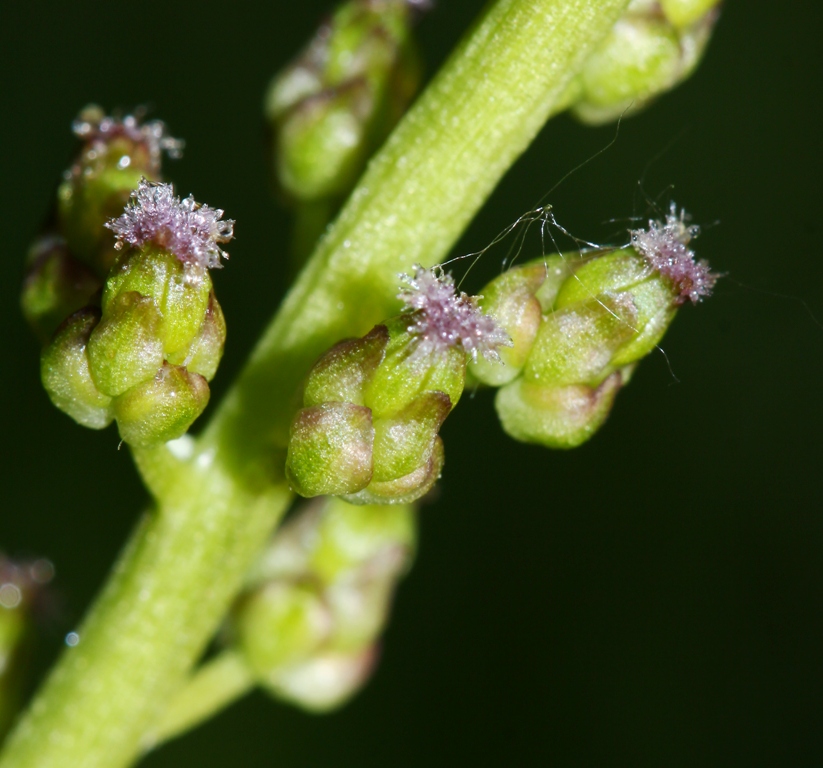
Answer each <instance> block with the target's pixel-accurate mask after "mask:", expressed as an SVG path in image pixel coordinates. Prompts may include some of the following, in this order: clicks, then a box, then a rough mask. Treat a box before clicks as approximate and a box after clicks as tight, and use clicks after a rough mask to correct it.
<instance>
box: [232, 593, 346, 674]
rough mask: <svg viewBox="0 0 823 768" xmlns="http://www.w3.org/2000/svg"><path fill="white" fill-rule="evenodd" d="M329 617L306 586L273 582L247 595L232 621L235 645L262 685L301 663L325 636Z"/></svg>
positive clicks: (324, 608) (321, 603)
mask: <svg viewBox="0 0 823 768" xmlns="http://www.w3.org/2000/svg"><path fill="white" fill-rule="evenodd" d="M330 627H331V617H330V615H329V611H328V609H327V607H326V606H325V605H324V604H323V601H322V600H321V598H320V597H319V595H318V594H317V591H316V590H315V589H313V588H312V587H309V586H303V585H300V584H293V583H288V582H275V583H272V584H269V585H267V586H264V587H263V588H261V589H259V590H257V591H256V592H254V593H252V594H250V595H248V596H246V597H245V598H244V599H243V600H242V602H241V604H240V605H239V606H238V609H237V614H236V617H235V622H234V629H235V631H236V633H237V642H238V645H239V647H240V648H241V650H242V651H243V653H244V655H245V657H246V660H247V661H248V663H249V665H250V666H251V668H252V670H253V671H254V672H255V674H256V675H257V676H258V678H259V679H260V681H261V682H262V683H264V684H272V683H275V682H276V681H277V678H278V675H279V673H280V671H281V670H282V669H283V668H286V667H289V666H291V665H293V664H296V663H299V662H302V661H304V660H305V659H307V658H310V657H311V656H312V654H313V653H314V652H315V651H316V650H317V649H318V648H319V647H320V645H321V644H322V643H323V641H324V640H325V639H326V638H327V637H328V634H329V630H330Z"/></svg>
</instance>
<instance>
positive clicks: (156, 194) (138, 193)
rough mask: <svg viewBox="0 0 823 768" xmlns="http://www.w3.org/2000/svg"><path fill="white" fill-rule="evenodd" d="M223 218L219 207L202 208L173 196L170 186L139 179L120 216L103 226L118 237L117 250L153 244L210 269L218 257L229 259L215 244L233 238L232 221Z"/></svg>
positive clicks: (192, 201)
mask: <svg viewBox="0 0 823 768" xmlns="http://www.w3.org/2000/svg"><path fill="white" fill-rule="evenodd" d="M222 216H223V211H221V210H220V209H219V208H211V207H209V206H208V205H201V204H200V203H197V202H195V200H194V198H193V197H192V196H191V195H189V196H188V197H187V198H186V199H185V200H181V199H180V198H179V197H175V195H174V187H173V186H172V185H171V184H162V183H160V182H156V181H146V179H141V180H140V186H138V187H137V189H135V190H134V191H133V192H132V193H131V199H130V200H129V202H128V204H127V205H126V208H125V210H124V211H123V213H122V215H121V216H119V217H118V218H116V219H112V220H111V221H109V222H108V223H107V224H106V227H108V228H109V229H110V230H111V231H112V232H114V234H115V235H117V242H116V244H115V247H116V248H122V247H123V244H124V243H128V244H129V245H133V246H137V247H139V246H141V245H145V244H146V243H154V244H155V245H157V246H159V247H160V248H165V249H166V250H168V251H170V252H171V253H173V254H174V255H175V256H177V258H178V259H180V261H183V262H186V263H187V264H196V265H198V266H200V267H208V268H209V269H211V268H213V267H220V266H222V265H221V264H220V257H221V256H222V257H223V258H224V259H227V258H228V257H229V255H228V254H227V253H226V252H225V251H223V250H222V249H221V248H220V247H219V246H218V243H227V242H228V241H229V240H231V239H232V237H234V221H233V220H232V219H226V220H225V221H223V220H222Z"/></svg>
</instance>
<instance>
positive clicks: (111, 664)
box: [0, 0, 627, 768]
mask: <svg viewBox="0 0 823 768" xmlns="http://www.w3.org/2000/svg"><path fill="white" fill-rule="evenodd" d="M626 4H627V0H497V2H495V3H493V4H492V5H490V6H489V7H488V8H487V9H486V11H484V13H483V15H482V17H481V19H480V20H479V22H478V23H477V24H476V25H475V26H474V28H473V29H472V31H471V33H470V34H469V35H468V36H467V37H466V39H465V40H464V41H463V42H462V43H461V45H460V46H459V47H458V49H457V51H456V52H455V53H454V55H453V56H452V57H451V59H450V60H449V61H448V63H447V64H446V66H445V67H444V69H443V71H442V72H441V73H440V74H439V75H438V77H437V78H436V79H435V81H434V82H433V83H432V85H431V86H430V88H429V89H428V90H427V91H426V93H425V94H424V95H423V97H422V98H421V99H420V100H419V101H418V103H417V104H416V105H415V107H414V108H413V109H412V110H411V111H410V112H409V114H408V115H407V116H406V118H405V119H404V120H403V122H402V123H401V124H400V126H398V129H397V130H396V132H395V133H394V134H393V136H392V138H391V139H390V140H389V141H388V142H387V144H386V146H385V147H384V148H383V150H381V152H380V153H379V155H378V156H377V157H376V158H375V159H374V161H373V162H372V163H371V166H370V168H369V170H368V171H367V172H366V174H365V176H364V177H363V179H362V180H361V182H360V184H359V185H358V187H357V189H356V190H355V191H354V193H353V194H352V197H351V199H350V200H349V202H348V204H347V205H346V207H345V208H344V210H343V212H342V213H341V216H340V217H339V219H338V221H337V224H336V225H335V226H334V227H333V228H332V229H331V230H330V231H329V232H328V233H327V234H326V236H325V237H324V239H323V241H322V242H321V243H320V245H319V247H318V249H317V251H316V252H315V254H314V256H313V257H312V259H311V260H310V261H309V263H308V265H307V267H306V269H305V270H304V271H303V273H302V275H301V276H300V278H299V280H298V281H297V283H296V285H295V287H294V289H293V290H292V292H291V293H290V294H289V297H288V298H287V300H286V302H285V304H284V305H283V307H282V308H281V310H280V311H279V313H278V315H277V317H276V318H275V320H274V322H273V323H272V325H271V326H270V328H269V330H268V331H267V333H266V334H265V336H264V338H263V340H262V341H261V343H260V344H259V346H258V348H257V350H256V352H255V353H254V355H253V357H252V360H251V362H250V364H249V365H248V367H247V369H246V371H245V372H244V373H243V375H242V376H241V378H240V380H239V381H238V383H237V384H236V386H235V387H234V388H233V390H232V392H231V393H230V395H229V396H228V397H227V399H226V400H225V402H224V403H223V405H222V407H221V408H220V410H219V411H218V413H217V414H216V416H215V418H214V420H213V421H212V424H211V426H210V427H209V429H208V430H207V431H206V433H205V434H204V435H203V437H202V438H201V439H200V441H199V445H198V447H197V450H196V451H195V453H194V455H193V456H192V457H191V458H190V459H188V460H186V461H182V462H179V463H177V464H174V463H170V466H171V467H172V469H171V470H170V471H168V472H165V473H164V472H163V471H161V470H160V468H159V467H158V466H157V465H156V464H157V461H156V459H157V457H155V458H154V459H153V460H147V462H148V463H146V462H143V463H144V464H146V466H147V467H148V466H149V465H152V469H151V474H152V476H153V478H154V479H153V480H151V481H150V482H151V484H152V486H153V488H154V489H155V492H157V493H159V495H160V497H161V498H160V499H159V500H158V509H157V511H156V512H154V513H150V514H149V515H147V517H146V518H145V519H144V520H143V522H142V523H141V525H140V526H139V528H138V530H137V531H136V533H135V535H134V537H133V539H132V541H131V543H130V544H129V545H128V546H127V548H126V551H125V553H124V554H123V556H122V557H121V559H120V562H119V563H118V565H117V566H116V568H115V572H114V574H113V576H112V578H111V581H110V582H109V584H108V585H107V586H106V587H105V589H104V590H103V592H102V594H101V596H100V597H99V599H98V601H97V603H96V604H95V606H94V607H93V608H92V610H91V613H90V615H89V617H88V619H87V620H86V621H85V623H84V624H83V626H82V627H81V628H80V643H79V645H78V646H77V647H75V648H70V649H66V651H65V652H64V654H63V656H62V658H61V659H60V661H59V663H58V664H57V666H56V668H55V670H54V671H53V673H52V675H51V676H50V678H49V679H48V680H47V682H46V684H45V685H44V687H43V689H42V690H41V691H40V693H39V694H38V695H37V697H36V698H35V701H34V703H33V705H32V706H31V708H30V709H29V712H28V714H27V715H26V716H24V717H23V719H22V720H21V722H20V724H19V726H18V728H17V730H16V731H15V732H14V733H13V734H12V736H11V737H10V739H9V741H8V743H7V746H6V749H5V751H4V752H3V754H2V756H1V757H0V767H1V768H77V767H78V766H83V768H122V766H127V765H129V764H130V763H131V762H132V761H133V760H134V759H135V757H136V755H137V754H138V751H139V749H140V744H141V740H142V739H143V738H144V737H145V736H146V734H147V733H148V732H149V731H150V729H151V727H152V725H153V724H154V723H156V722H158V721H159V719H160V717H161V715H162V713H163V709H164V707H165V706H166V703H167V701H168V699H169V697H170V696H171V695H172V693H173V692H174V691H175V690H176V689H177V688H178V687H179V685H180V682H181V680H182V678H183V675H184V674H185V673H186V671H187V670H188V669H189V668H190V667H191V665H192V664H193V663H194V661H195V660H196V658H197V657H198V656H199V655H200V654H201V653H202V651H203V648H204V647H205V644H206V643H207V641H208V639H209V637H210V636H211V635H212V634H213V633H214V631H215V629H216V628H217V626H218V624H219V622H220V619H221V617H222V616H223V614H224V613H225V611H226V609H227V607H228V605H229V602H230V600H231V598H232V596H233V594H234V593H235V592H236V591H237V589H238V588H239V586H240V583H241V580H242V578H243V574H244V571H245V570H246V568H247V567H248V565H249V563H250V562H251V560H252V558H253V557H254V556H255V554H256V553H257V552H258V551H259V549H260V547H261V546H262V544H263V542H264V541H265V539H266V537H267V536H268V535H269V533H270V531H271V529H272V527H273V526H274V524H275V523H276V521H277V520H278V517H279V515H280V514H281V512H282V510H283V509H284V507H285V505H286V503H287V500H288V498H289V494H288V491H287V489H286V487H285V484H284V483H283V480H282V457H283V453H282V450H283V448H284V446H285V441H286V437H287V429H288V423H289V419H290V415H291V413H292V412H293V407H294V404H295V393H296V392H297V389H298V386H299V383H300V381H301V379H302V377H303V376H304V374H305V372H306V370H307V368H308V366H309V365H310V364H311V362H312V361H313V360H314V359H315V358H316V357H317V355H319V354H320V353H321V352H322V351H323V350H324V349H325V348H327V347H328V346H330V345H331V344H332V343H334V342H335V341H337V340H338V339H340V338H341V337H343V336H346V335H355V334H360V333H362V332H363V331H364V330H366V329H368V328H369V327H370V326H371V325H372V324H373V323H375V322H376V321H379V320H381V319H383V318H384V317H386V316H387V315H389V314H391V312H392V311H393V310H394V309H395V307H396V303H395V298H394V295H395V293H396V287H397V285H396V284H397V280H396V273H397V272H399V271H401V270H408V269H409V268H410V267H411V266H412V265H413V264H414V263H415V262H419V263H421V264H424V265H428V264H432V263H434V262H436V261H438V260H440V259H442V258H443V256H444V255H445V254H446V253H447V251H448V249H449V248H450V247H451V245H452V244H453V243H454V241H455V240H456V238H457V237H458V236H459V234H460V233H461V232H462V230H463V228H464V227H465V226H466V224H467V223H468V222H469V220H470V219H471V217H472V216H473V215H474V214H475V213H476V211H477V210H478V209H479V207H480V206H481V205H482V203H483V201H484V200H485V199H486V198H487V197H488V195H489V194H490V193H491V191H492V189H493V188H494V186H495V185H496V183H497V182H498V180H499V179H500V177H501V176H502V175H503V173H504V172H505V171H506V170H507V168H508V167H509V166H510V165H511V164H512V163H513V162H514V160H515V159H516V158H517V157H518V155H519V154H520V153H521V152H522V151H523V150H524V149H525V148H526V147H527V146H528V144H529V142H530V141H531V140H532V138H533V137H534V135H535V134H536V133H537V131H538V130H539V129H540V127H541V125H542V124H543V122H544V121H545V120H546V118H547V117H548V116H549V115H550V114H551V112H552V110H553V105H554V104H555V103H556V100H557V99H558V97H559V96H560V95H561V94H562V92H563V90H564V88H565V86H566V85H567V83H568V82H569V80H570V78H571V77H572V76H573V75H574V73H575V72H576V71H577V70H578V68H579V67H580V66H581V64H582V61H583V59H584V58H585V56H586V54H587V53H588V51H589V50H591V48H592V47H593V46H594V45H595V44H596V43H597V42H598V41H599V40H600V39H601V38H602V37H603V36H604V35H605V33H606V32H607V30H608V29H609V27H610V26H611V25H612V23H613V22H614V21H615V19H616V18H617V16H618V15H619V14H620V12H621V11H622V10H623V8H624V7H625V5H626ZM160 464H162V460H160Z"/></svg>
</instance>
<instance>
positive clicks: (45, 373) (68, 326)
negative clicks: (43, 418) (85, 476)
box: [40, 308, 114, 429]
mask: <svg viewBox="0 0 823 768" xmlns="http://www.w3.org/2000/svg"><path fill="white" fill-rule="evenodd" d="M99 320H100V311H99V310H97V309H93V308H87V309H83V310H80V311H79V312H76V313H75V314H74V315H72V316H71V317H69V318H68V319H67V320H66V321H65V323H63V325H62V326H61V327H60V328H59V329H58V331H57V333H56V335H55V337H54V339H53V340H52V341H51V343H50V344H49V345H48V346H47V347H46V348H45V349H44V350H43V354H42V356H41V358H40V377H41V379H42V381H43V387H44V388H45V390H46V392H47V394H48V396H49V398H50V399H51V401H52V403H53V404H54V405H55V406H56V407H57V408H59V409H60V410H61V411H63V413H65V414H67V415H69V416H71V418H73V419H74V420H75V421H76V422H77V423H78V424H82V425H83V426H84V427H90V428H91V429H103V427H106V426H108V425H109V424H110V423H111V421H112V419H113V418H114V411H113V409H112V401H111V397H109V396H108V395H105V394H103V393H102V392H101V391H100V390H99V389H98V388H97V386H96V385H95V383H94V380H93V379H92V376H91V372H90V370H89V360H88V356H87V355H86V348H87V345H88V343H89V337H90V336H91V333H92V331H93V330H94V329H95V327H96V326H97V324H98V322H99Z"/></svg>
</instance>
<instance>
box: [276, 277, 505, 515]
mask: <svg viewBox="0 0 823 768" xmlns="http://www.w3.org/2000/svg"><path fill="white" fill-rule="evenodd" d="M404 280H405V282H406V284H407V287H406V288H404V289H403V291H402V292H401V294H400V298H401V299H403V301H404V302H405V304H406V309H407V310H409V311H407V312H406V313H404V314H402V315H400V316H398V317H396V318H393V319H392V320H389V321H388V322H387V323H386V324H385V325H383V326H377V327H376V328H375V329H374V330H372V331H371V333H369V334H368V335H366V336H364V337H363V338H361V339H356V340H350V341H345V342H341V343H340V344H338V345H336V346H335V347H333V348H332V349H331V350H329V352H328V353H326V355H324V356H323V357H322V358H321V359H320V360H319V361H318V362H317V364H316V365H315V367H314V368H313V369H312V371H311V372H310V373H309V376H308V380H307V382H306V386H305V390H304V400H303V402H304V406H305V407H304V408H303V409H302V410H300V411H299V412H298V413H297V415H296V416H295V418H294V421H293V423H292V429H291V435H290V440H289V449H288V456H287V460H286V473H287V476H288V477H289V480H290V482H291V484H292V487H293V488H294V489H295V490H296V491H297V492H298V493H300V494H301V495H304V496H315V495H319V494H323V493H325V494H335V495H343V496H344V497H345V498H346V499H347V500H348V501H351V502H353V503H358V504H392V503H408V502H411V501H414V500H415V499H417V498H419V497H420V496H422V495H423V494H424V493H426V492H427V491H428V490H429V489H430V488H431V486H432V485H433V484H434V483H435V482H436V480H437V478H438V477H439V476H440V471H441V469H442V466H443V444H442V442H441V441H440V439H439V437H438V435H437V433H438V431H439V429H440V425H441V424H442V423H443V421H444V420H445V418H446V416H448V414H449V412H450V411H451V409H452V408H453V407H454V406H455V404H456V403H457V401H458V400H459V399H460V395H461V394H462V392H463V386H464V383H465V377H466V355H467V353H468V354H470V355H472V357H474V358H476V357H477V356H478V353H480V354H482V355H484V356H487V357H492V358H494V357H497V351H496V350H497V348H498V347H500V346H503V345H505V344H509V343H510V342H509V340H508V337H507V336H506V335H505V333H503V332H502V331H501V330H500V328H499V327H498V326H497V325H496V323H495V322H494V320H493V319H492V318H491V317H488V316H486V315H483V314H482V312H481V311H480V310H479V309H478V307H477V303H476V300H474V299H472V298H470V297H468V296H466V295H465V294H459V295H457V294H456V293H455V288H454V283H453V281H452V280H451V278H450V277H447V276H444V275H442V274H439V273H438V274H435V273H432V272H430V271H427V270H424V269H423V268H422V267H418V268H417V271H416V273H415V275H414V276H404Z"/></svg>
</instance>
